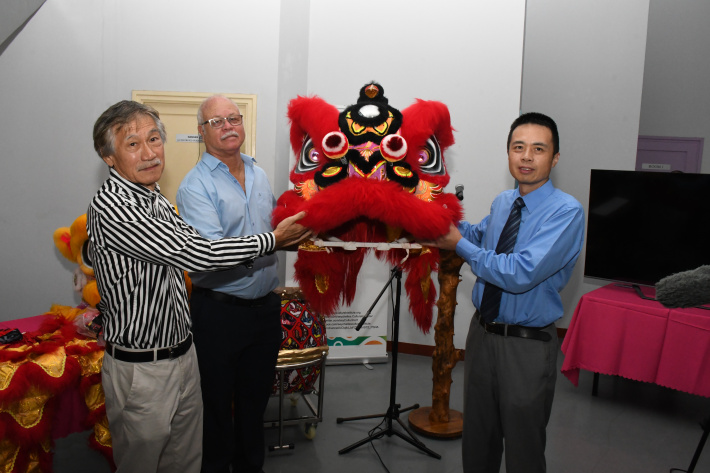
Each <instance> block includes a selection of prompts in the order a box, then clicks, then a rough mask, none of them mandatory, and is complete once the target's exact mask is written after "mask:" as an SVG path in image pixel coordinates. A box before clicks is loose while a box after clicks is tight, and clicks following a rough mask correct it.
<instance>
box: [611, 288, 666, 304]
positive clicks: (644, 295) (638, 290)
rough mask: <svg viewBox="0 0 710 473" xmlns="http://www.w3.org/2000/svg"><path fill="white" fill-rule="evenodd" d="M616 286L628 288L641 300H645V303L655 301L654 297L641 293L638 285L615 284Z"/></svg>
mask: <svg viewBox="0 0 710 473" xmlns="http://www.w3.org/2000/svg"><path fill="white" fill-rule="evenodd" d="M616 286H619V287H628V288H631V289H633V290H634V291H636V294H637V295H638V296H639V297H640V298H641V299H646V300H647V301H655V300H657V299H656V298H655V297H648V296H647V295H646V294H644V293H643V291H641V288H640V287H639V286H638V284H616Z"/></svg>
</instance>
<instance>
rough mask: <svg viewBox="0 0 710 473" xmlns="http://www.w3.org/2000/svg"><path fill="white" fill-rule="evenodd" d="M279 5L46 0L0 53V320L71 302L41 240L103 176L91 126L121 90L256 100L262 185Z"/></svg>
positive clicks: (270, 161) (57, 258)
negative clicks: (217, 94) (242, 95)
mask: <svg viewBox="0 0 710 473" xmlns="http://www.w3.org/2000/svg"><path fill="white" fill-rule="evenodd" d="M285 3H286V5H287V7H286V8H291V6H292V4H291V3H290V2H285ZM296 3H297V2H294V3H293V5H295V4H296ZM301 3H303V2H301ZM281 5H282V4H281V2H280V1H278V0H263V1H260V2H251V1H230V0H219V1H217V0H207V1H203V2H200V3H195V2H192V1H187V0H153V1H150V2H145V1H142V0H104V1H95V0H74V1H71V2H63V1H58V0H49V1H47V2H46V3H45V4H44V5H43V6H42V8H40V9H39V11H38V12H37V13H36V14H35V16H34V17H33V18H32V20H31V21H29V22H28V24H27V25H26V26H25V28H24V29H23V30H22V31H21V32H20V34H18V35H17V37H16V38H15V39H14V40H13V41H12V43H11V44H9V45H8V47H7V48H6V49H5V51H4V52H3V53H2V55H0V110H2V112H3V113H2V114H0V143H2V144H3V146H2V149H1V150H0V165H1V166H2V171H1V172H0V199H1V200H2V202H3V204H2V207H1V209H2V210H0V241H2V242H3V244H2V245H1V246H0V260H1V261H2V263H3V264H2V267H1V268H0V280H1V281H2V284H0V300H2V301H3V310H2V312H1V313H0V319H3V320H10V319H14V318H20V317H27V316H32V315H36V314H41V313H44V312H46V311H47V310H48V309H49V308H50V306H51V304H52V303H59V304H65V305H75V304H76V303H78V302H79V298H78V297H77V296H76V295H75V294H74V293H73V290H72V271H73V270H74V266H73V265H71V264H70V263H69V262H68V261H67V260H65V259H64V258H63V257H62V256H61V255H60V254H59V252H58V251H57V250H56V249H55V248H54V245H53V243H52V232H53V231H54V229H56V228H58V227H61V226H69V225H70V224H71V223H72V222H73V221H74V219H75V218H76V217H78V216H79V215H81V214H82V213H84V212H85V211H86V208H87V205H88V202H89V200H90V198H91V196H92V195H93V194H94V193H95V192H96V189H97V188H98V187H99V185H100V184H101V182H102V181H103V180H104V179H105V178H106V176H107V171H106V166H105V164H104V163H103V162H102V161H100V159H99V158H98V156H96V154H95V153H94V151H93V145H92V138H91V132H92V127H93V123H94V121H95V120H96V118H98V116H99V115H100V114H101V112H103V111H104V110H105V109H106V108H107V107H108V106H109V105H111V104H112V103H115V102H116V101H118V100H121V99H130V98H131V91H132V90H134V89H140V90H143V89H148V90H150V89H158V90H171V91H203V92H239V93H254V94H257V95H258V113H257V120H258V123H257V130H258V131H257V142H256V149H257V156H256V157H257V159H259V162H260V164H261V165H262V166H263V167H264V169H265V170H266V172H267V174H268V175H269V178H270V179H271V180H272V182H273V179H274V175H275V170H276V168H277V167H278V166H277V164H276V161H275V154H276V149H275V147H276V143H277V139H276V135H277V123H278V119H277V118H281V117H283V115H284V114H285V110H284V109H281V110H277V100H279V97H281V96H280V95H279V87H278V80H279V73H280V70H279V67H280V64H279V59H280V56H279V41H280V39H281V38H282V37H281V35H280V33H279V28H280V26H281V25H280V12H281ZM306 15H307V10H306ZM296 27H297V25H291V26H290V28H291V29H289V30H288V31H292V30H293V29H295V28H296ZM306 38H307V37H306V36H304V40H305V39H306ZM294 39H295V41H298V37H297V36H296V35H294ZM292 47H293V48H298V47H299V45H298V44H295V43H294V44H292ZM300 49H301V50H306V49H307V44H306V43H303V44H301V45H300ZM303 74H304V73H302V75H303ZM303 83H304V84H305V82H303ZM281 101H282V102H283V101H284V99H283V98H281ZM168 159H169V157H168ZM167 165H168V166H169V165H170V163H169V161H168V163H167Z"/></svg>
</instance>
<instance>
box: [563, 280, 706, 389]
mask: <svg viewBox="0 0 710 473" xmlns="http://www.w3.org/2000/svg"><path fill="white" fill-rule="evenodd" d="M642 290H643V292H644V294H645V295H647V296H649V297H653V296H654V295H655V291H654V289H652V288H642ZM562 352H563V353H564V354H565V359H564V362H563V364H562V373H563V374H564V375H565V376H567V378H568V379H569V380H570V381H571V382H572V383H573V384H574V385H575V386H576V385H577V384H578V382H579V370H580V369H585V370H587V371H592V372H595V373H601V374H609V375H616V376H623V377H624V378H629V379H633V380H637V381H645V382H649V383H655V384H658V385H660V386H665V387H668V388H672V389H677V390H679V391H684V392H688V393H691V394H698V395H700V396H705V397H710V356H709V355H710V311H707V310H703V309H668V308H666V307H664V306H663V305H661V304H660V303H659V302H656V301H651V300H645V299H642V298H640V297H639V296H638V295H637V294H636V292H635V291H634V290H633V289H631V288H628V287H620V286H617V285H614V284H610V285H608V286H604V287H602V288H599V289H596V290H594V291H592V292H589V293H587V294H585V295H584V296H582V298H581V299H580V301H579V304H577V308H576V309H575V313H574V316H573V317H572V321H571V323H570V326H569V328H568V330H567V334H566V335H565V339H564V342H563V343H562Z"/></svg>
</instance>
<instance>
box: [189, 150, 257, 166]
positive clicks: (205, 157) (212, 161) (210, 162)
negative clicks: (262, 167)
mask: <svg viewBox="0 0 710 473" xmlns="http://www.w3.org/2000/svg"><path fill="white" fill-rule="evenodd" d="M239 154H240V155H241V157H242V161H244V164H245V165H247V166H251V167H253V166H254V163H256V159H254V158H252V157H251V156H249V155H246V154H244V153H239ZM201 162H203V163H204V164H205V166H207V168H208V169H209V170H210V171H214V170H215V169H217V167H218V166H219V165H220V164H221V165H222V166H227V165H226V164H224V163H223V162H222V161H220V160H219V159H217V158H215V157H214V156H212V155H211V154H210V153H208V152H206V151H205V152H204V153H202V159H201Z"/></svg>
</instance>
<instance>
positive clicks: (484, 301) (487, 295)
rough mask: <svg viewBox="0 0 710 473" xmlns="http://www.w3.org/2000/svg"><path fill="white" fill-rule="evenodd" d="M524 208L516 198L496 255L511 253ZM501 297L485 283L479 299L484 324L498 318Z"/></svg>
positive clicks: (520, 200)
mask: <svg viewBox="0 0 710 473" xmlns="http://www.w3.org/2000/svg"><path fill="white" fill-rule="evenodd" d="M523 207H525V202H523V198H522V197H518V198H517V199H515V202H513V208H512V209H510V215H508V221H507V222H505V226H504V227H503V231H502V232H501V234H500V238H499V239H498V245H496V253H498V254H499V255H500V254H505V255H507V254H508V253H512V251H513V248H515V240H517V238H518V229H519V228H520V212H521V209H522V208H523ZM502 295H503V289H501V288H499V287H498V286H496V285H495V284H491V283H489V282H486V286H485V288H484V289H483V297H482V298H481V311H480V312H481V317H482V318H483V321H484V322H493V321H494V320H495V319H496V318H497V317H498V311H499V310H500V298H501V296H502Z"/></svg>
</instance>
